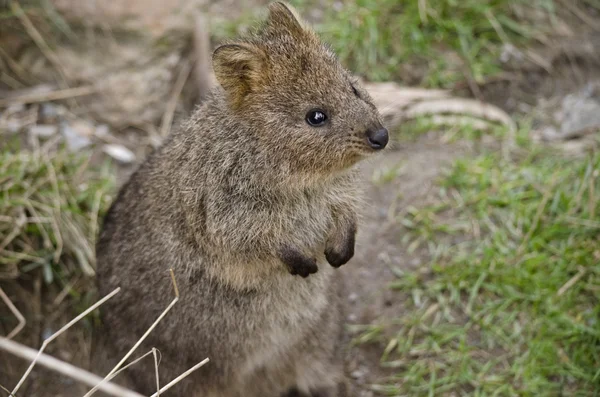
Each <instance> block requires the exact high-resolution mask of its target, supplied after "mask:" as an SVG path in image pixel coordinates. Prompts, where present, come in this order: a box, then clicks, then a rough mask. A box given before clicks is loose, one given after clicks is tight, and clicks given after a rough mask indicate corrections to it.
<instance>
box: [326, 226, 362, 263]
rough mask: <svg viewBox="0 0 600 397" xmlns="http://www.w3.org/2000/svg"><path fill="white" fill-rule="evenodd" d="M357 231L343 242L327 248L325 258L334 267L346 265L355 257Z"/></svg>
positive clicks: (347, 234) (348, 235) (348, 234)
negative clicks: (355, 235)
mask: <svg viewBox="0 0 600 397" xmlns="http://www.w3.org/2000/svg"><path fill="white" fill-rule="evenodd" d="M354 234H355V231H353V230H351V231H349V232H348V233H346V235H345V236H344V237H345V238H344V239H343V240H342V241H339V242H337V244H335V243H334V244H333V245H332V246H330V247H326V248H325V258H326V259H327V262H329V264H330V265H331V266H333V267H340V266H342V265H345V264H346V263H348V261H350V259H352V257H353V256H354V240H355V237H354Z"/></svg>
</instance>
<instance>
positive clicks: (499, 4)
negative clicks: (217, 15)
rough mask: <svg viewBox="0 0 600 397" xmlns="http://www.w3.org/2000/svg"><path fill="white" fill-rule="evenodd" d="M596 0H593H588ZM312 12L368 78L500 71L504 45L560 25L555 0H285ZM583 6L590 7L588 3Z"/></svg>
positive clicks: (245, 22) (231, 25)
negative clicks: (317, 12) (318, 16)
mask: <svg viewBox="0 0 600 397" xmlns="http://www.w3.org/2000/svg"><path fill="white" fill-rule="evenodd" d="M588 1H597V0H588ZM290 3H291V4H292V5H293V6H295V7H296V8H297V9H298V10H299V11H300V13H301V14H302V16H303V17H304V18H307V19H309V20H310V19H311V11H312V10H314V9H317V10H318V11H319V13H321V14H322V17H321V18H319V19H320V21H319V22H313V21H311V22H313V26H314V27H315V29H316V30H317V31H318V32H319V33H320V34H321V36H322V38H323V39H324V40H325V41H326V42H327V43H329V44H330V45H331V46H332V47H333V49H334V50H335V52H336V53H337V54H338V56H339V57H340V60H341V61H342V63H343V64H344V65H345V66H347V67H348V68H349V69H351V70H352V71H353V72H355V73H357V74H358V75H361V76H363V77H365V78H367V79H368V80H371V81H388V80H396V81H402V82H404V83H406V84H411V85H421V86H425V87H443V88H451V87H453V86H454V85H455V84H456V83H458V82H464V81H465V80H466V79H469V80H471V81H474V82H477V83H482V82H484V81H485V80H486V79H487V78H488V77H491V76H494V75H497V74H498V73H500V72H501V70H502V65H501V62H500V60H499V58H500V53H501V50H502V46H503V45H504V44H513V45H516V46H522V45H526V44H529V43H531V42H532V41H534V40H536V39H538V38H541V37H545V36H546V35H547V34H548V33H550V32H551V31H552V29H553V28H554V26H559V24H557V23H556V22H557V21H558V20H559V17H558V16H557V15H558V13H557V10H556V9H555V8H556V7H558V6H559V5H555V2H554V0H532V1H526V0H465V1H458V0H425V1H417V0H400V1H399V0H357V1H341V2H339V1H333V0H326V1H321V0H290ZM588 6H589V7H592V6H594V5H593V4H588ZM259 11H261V10H257V12H254V13H248V14H247V15H243V16H241V17H240V18H238V19H237V20H233V21H232V20H216V21H214V22H213V24H212V25H211V31H212V33H213V35H214V36H215V37H216V38H217V40H221V39H223V38H227V37H232V36H236V35H238V34H240V33H243V32H245V31H247V30H248V28H249V27H251V26H253V25H254V24H255V23H256V22H257V20H258V19H261V18H262V17H264V15H263V14H261V12H259Z"/></svg>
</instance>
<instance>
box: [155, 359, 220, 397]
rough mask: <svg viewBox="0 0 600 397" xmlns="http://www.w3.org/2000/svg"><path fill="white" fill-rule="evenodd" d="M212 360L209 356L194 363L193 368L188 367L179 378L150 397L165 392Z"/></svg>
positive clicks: (156, 396)
mask: <svg viewBox="0 0 600 397" xmlns="http://www.w3.org/2000/svg"><path fill="white" fill-rule="evenodd" d="M209 361H210V360H209V359H208V358H205V359H204V360H202V361H200V362H199V363H198V364H196V365H194V366H193V367H192V368H190V369H188V370H187V371H185V372H184V373H182V374H181V375H179V376H178V377H177V378H175V379H173V380H172V381H171V382H169V383H168V384H167V385H165V386H164V387H163V388H162V389H160V390H159V391H157V392H156V393H154V394H153V395H151V396H150V397H158V396H159V393H164V392H166V391H167V390H169V389H170V388H171V387H173V386H175V385H176V384H177V383H179V382H180V381H181V380H183V379H184V378H186V377H187V376H188V375H189V374H191V373H192V372H194V371H195V370H197V369H198V368H200V367H202V366H203V365H204V364H206V363H207V362H209Z"/></svg>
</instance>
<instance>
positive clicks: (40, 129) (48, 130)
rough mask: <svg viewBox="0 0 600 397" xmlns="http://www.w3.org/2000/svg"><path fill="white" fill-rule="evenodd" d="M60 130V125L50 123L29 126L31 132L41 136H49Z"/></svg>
mask: <svg viewBox="0 0 600 397" xmlns="http://www.w3.org/2000/svg"><path fill="white" fill-rule="evenodd" d="M57 132H58V126H56V125H49V124H36V125H32V126H31V127H29V133H30V134H31V135H33V136H37V137H40V138H49V137H51V136H52V135H55V134H56V133H57Z"/></svg>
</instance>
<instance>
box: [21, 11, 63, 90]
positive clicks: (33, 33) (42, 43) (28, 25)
mask: <svg viewBox="0 0 600 397" xmlns="http://www.w3.org/2000/svg"><path fill="white" fill-rule="evenodd" d="M10 8H11V11H12V12H13V13H14V14H15V15H16V16H17V17H18V18H19V20H20V21H21V23H22V24H23V27H24V28H25V30H26V31H27V34H29V36H30V37H31V38H32V40H33V41H34V42H35V44H36V45H37V46H38V47H39V49H40V51H42V54H44V56H45V57H46V58H48V60H49V61H50V62H52V64H53V65H54V67H55V68H56V70H57V71H58V73H59V74H60V77H61V78H62V80H63V82H66V80H67V79H66V77H65V72H64V67H63V65H62V63H61V62H60V59H59V58H58V56H56V54H55V53H54V52H53V51H52V50H51V49H50V46H49V45H48V43H46V40H44V37H43V36H42V35H41V34H40V32H39V31H38V30H37V29H36V28H35V26H34V25H33V23H32V22H31V20H30V19H29V17H27V14H26V13H25V11H24V10H23V8H21V6H20V5H19V3H18V2H16V1H11V2H10ZM65 86H66V83H65Z"/></svg>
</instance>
